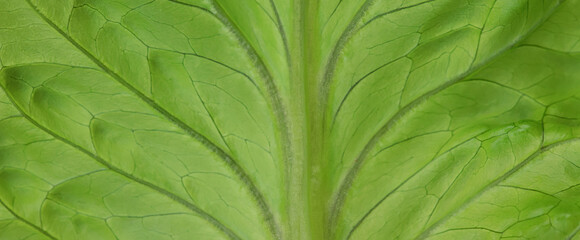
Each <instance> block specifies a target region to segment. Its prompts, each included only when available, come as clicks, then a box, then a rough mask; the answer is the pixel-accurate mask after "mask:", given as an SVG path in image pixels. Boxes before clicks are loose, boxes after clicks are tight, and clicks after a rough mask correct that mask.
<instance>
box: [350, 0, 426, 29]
mask: <svg viewBox="0 0 580 240" xmlns="http://www.w3.org/2000/svg"><path fill="white" fill-rule="evenodd" d="M433 1H435V0H427V1H424V2H420V3H415V4H412V5H409V6H404V7H400V8H396V9H393V10H391V11H388V12H385V13H381V14H379V15H376V16H374V17H373V18H371V19H370V20H368V21H367V22H365V23H364V24H363V26H362V27H361V28H363V27H365V26H366V25H369V24H370V23H371V22H374V21H375V20H378V19H379V18H382V17H384V16H387V15H389V14H393V13H396V12H400V11H402V10H405V9H409V8H414V7H418V6H421V5H423V4H427V3H430V2H433Z"/></svg>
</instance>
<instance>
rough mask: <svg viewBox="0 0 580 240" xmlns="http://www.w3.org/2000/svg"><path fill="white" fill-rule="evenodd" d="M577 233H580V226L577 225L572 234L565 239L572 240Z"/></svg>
mask: <svg viewBox="0 0 580 240" xmlns="http://www.w3.org/2000/svg"><path fill="white" fill-rule="evenodd" d="M579 233H580V224H579V225H578V227H576V229H574V230H572V233H570V235H569V236H568V237H567V238H566V240H572V238H574V237H575V236H576V235H578V234H579Z"/></svg>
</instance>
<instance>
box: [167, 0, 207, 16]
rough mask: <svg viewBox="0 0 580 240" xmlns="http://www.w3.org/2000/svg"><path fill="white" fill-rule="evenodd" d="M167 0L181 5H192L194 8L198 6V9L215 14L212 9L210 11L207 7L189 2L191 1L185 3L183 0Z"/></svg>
mask: <svg viewBox="0 0 580 240" xmlns="http://www.w3.org/2000/svg"><path fill="white" fill-rule="evenodd" d="M167 1H169V2H172V3H176V4H180V5H184V6H188V7H192V8H197V9H199V10H201V11H204V12H206V13H209V14H211V15H214V13H213V12H212V11H210V10H208V9H205V8H202V7H200V6H197V5H193V4H189V3H184V2H181V1H177V0H167ZM214 16H215V15H214Z"/></svg>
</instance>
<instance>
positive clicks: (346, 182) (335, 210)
mask: <svg viewBox="0 0 580 240" xmlns="http://www.w3.org/2000/svg"><path fill="white" fill-rule="evenodd" d="M563 2H564V1H560V2H558V4H556V5H555V6H554V7H553V8H552V9H550V10H549V11H548V13H547V14H546V15H545V17H544V18H543V19H541V20H539V21H538V22H537V23H536V24H535V25H534V26H532V27H531V28H530V29H529V30H528V31H527V32H526V33H525V34H523V35H521V36H520V37H519V38H517V39H515V40H514V41H513V42H512V44H510V45H508V46H506V47H504V48H503V49H501V50H499V51H498V52H497V53H496V54H495V55H492V56H490V57H489V58H487V59H486V60H485V61H482V62H481V63H479V64H477V65H475V66H472V67H471V68H470V69H468V70H467V71H466V72H464V73H463V74H461V75H460V76H458V77H456V78H455V79H452V80H450V81H447V82H445V83H443V84H442V85H440V86H439V87H437V88H435V89H433V90H431V91H428V92H426V93H424V94H423V95H421V96H419V97H418V98H416V99H415V100H413V101H411V102H410V103H408V104H407V105H405V106H404V107H403V108H401V109H400V110H399V111H397V112H396V113H395V114H394V115H393V116H392V117H391V118H390V119H389V120H388V121H387V122H386V123H385V124H384V125H383V127H382V128H381V129H379V131H377V132H376V133H375V135H373V137H372V138H371V139H370V140H369V141H368V142H367V144H366V145H365V147H364V148H363V150H362V151H361V152H360V154H359V156H358V157H357V158H356V159H355V161H354V164H353V166H352V167H351V168H350V169H349V171H348V173H347V175H346V177H345V178H344V179H343V180H342V183H341V185H340V187H339V190H338V192H337V193H336V195H335V197H334V199H333V202H332V203H331V208H330V215H329V217H330V220H329V224H330V226H329V229H333V228H334V227H335V225H336V220H337V218H338V216H339V215H340V211H341V208H342V205H343V204H344V199H345V198H346V195H347V193H348V191H349V189H350V187H351V186H352V182H353V181H354V178H355V177H356V175H357V174H358V171H359V170H360V168H361V166H362V165H363V162H364V161H365V159H366V158H367V155H368V154H369V152H370V151H371V150H372V149H373V148H374V147H375V145H376V144H377V143H378V142H379V140H380V139H381V138H382V137H383V136H384V135H385V134H386V133H387V132H389V131H390V130H391V129H392V128H393V127H394V126H395V124H397V123H398V122H399V120H401V119H402V118H403V117H404V116H406V115H407V114H408V113H410V112H413V111H412V110H413V109H415V108H416V107H418V106H420V105H421V104H422V103H424V102H425V101H427V100H428V99H429V98H430V97H432V96H433V95H435V94H437V93H439V92H441V91H443V90H445V89H447V88H449V87H450V86H452V85H454V84H455V83H457V82H459V81H462V80H465V79H466V78H467V77H469V76H470V75H472V74H473V73H475V72H476V71H477V70H479V69H481V68H482V67H483V66H486V65H488V64H491V63H493V62H494V61H495V60H497V59H498V58H499V57H500V56H502V55H503V54H504V53H506V52H508V51H509V50H511V49H513V48H514V47H516V46H517V44H519V43H520V42H521V41H523V40H524V39H526V38H527V37H528V36H529V35H530V34H532V33H533V32H534V31H535V30H536V29H537V28H538V27H539V26H540V25H541V24H542V23H544V22H545V21H546V20H547V19H548V18H549V16H551V15H552V14H553V13H554V11H556V9H557V8H558V7H559V6H561V3H563Z"/></svg>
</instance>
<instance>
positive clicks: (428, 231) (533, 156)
mask: <svg viewBox="0 0 580 240" xmlns="http://www.w3.org/2000/svg"><path fill="white" fill-rule="evenodd" d="M576 141H580V138H572V139H568V140H564V141H560V142H556V143H552V144H550V145H546V146H544V147H542V148H540V149H539V150H537V151H535V152H534V153H532V154H531V155H530V156H528V157H527V158H526V159H525V160H524V161H522V162H520V163H519V164H518V165H516V166H515V167H514V168H512V169H511V170H509V171H508V172H506V173H505V174H504V175H502V176H501V177H499V178H497V179H496V180H495V181H493V182H491V183H489V184H488V185H486V186H485V187H484V188H483V189H482V190H481V191H479V192H478V193H477V194H475V195H474V196H472V197H471V198H469V199H467V200H466V201H465V202H463V203H462V204H461V205H460V206H459V207H457V208H455V209H454V210H453V211H451V212H449V213H448V214H447V215H446V216H445V217H443V218H441V219H439V220H437V221H436V222H435V223H433V224H432V225H431V226H430V227H428V228H427V229H425V230H423V233H422V234H421V235H419V236H418V237H417V239H425V238H427V237H428V236H429V235H430V234H431V232H432V231H433V230H435V229H436V228H437V227H438V226H440V225H441V224H443V223H445V222H446V221H447V220H449V219H450V218H451V217H453V216H455V214H457V213H458V212H460V211H461V210H463V209H465V207H466V206H468V205H469V204H471V203H473V202H474V201H475V200H477V199H478V198H479V197H481V196H482V195H483V194H484V193H485V192H487V191H489V190H490V189H492V188H494V187H496V186H498V185H499V183H501V182H503V181H505V180H506V179H507V178H509V177H510V176H512V175H513V174H514V173H516V172H517V171H519V170H520V169H522V168H523V167H525V166H527V165H528V164H529V163H530V162H532V161H533V160H534V159H536V158H537V157H539V156H540V155H541V154H542V153H544V152H547V151H549V150H551V149H553V148H555V147H558V146H561V145H564V144H567V143H571V142H576Z"/></svg>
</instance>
